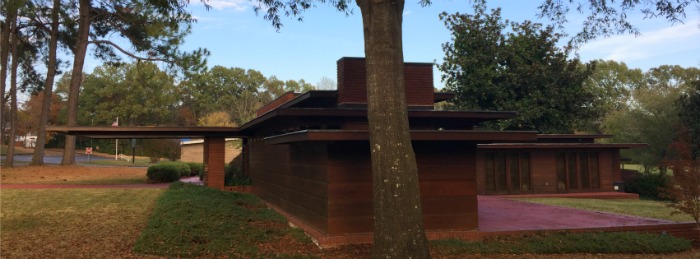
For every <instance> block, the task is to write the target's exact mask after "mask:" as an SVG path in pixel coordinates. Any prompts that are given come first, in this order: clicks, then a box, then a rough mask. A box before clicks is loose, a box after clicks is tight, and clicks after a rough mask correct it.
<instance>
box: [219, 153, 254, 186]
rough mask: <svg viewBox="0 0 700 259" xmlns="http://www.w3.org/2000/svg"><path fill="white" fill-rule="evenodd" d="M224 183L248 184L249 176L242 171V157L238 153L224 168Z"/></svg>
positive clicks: (228, 184)
mask: <svg viewBox="0 0 700 259" xmlns="http://www.w3.org/2000/svg"><path fill="white" fill-rule="evenodd" d="M224 173H225V174H224V183H225V184H224V185H226V186H238V185H250V183H251V181H250V177H248V176H247V175H245V174H244V173H243V157H242V156H241V155H240V154H239V155H238V156H236V157H235V158H234V159H233V160H231V162H230V163H229V164H228V165H226V167H225V168H224Z"/></svg>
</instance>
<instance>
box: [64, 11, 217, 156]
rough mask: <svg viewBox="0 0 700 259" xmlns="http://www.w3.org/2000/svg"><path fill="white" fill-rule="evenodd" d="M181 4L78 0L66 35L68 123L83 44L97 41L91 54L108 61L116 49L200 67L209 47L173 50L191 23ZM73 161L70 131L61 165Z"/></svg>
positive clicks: (74, 112)
mask: <svg viewBox="0 0 700 259" xmlns="http://www.w3.org/2000/svg"><path fill="white" fill-rule="evenodd" d="M185 6H186V5H185V3H183V2H182V1H179V0H167V1H156V0H133V1H98V2H97V3H96V5H93V2H92V1H90V0H80V1H79V8H78V9H79V18H78V19H77V23H78V31H77V35H75V37H74V38H71V40H72V42H71V43H74V44H69V45H71V47H72V48H71V49H72V50H73V52H74V54H75V56H74V61H73V75H72V77H71V78H72V79H71V87H70V91H69V95H68V126H75V125H77V116H78V96H79V91H80V84H81V82H82V73H83V72H82V70H83V64H84V61H85V56H86V54H87V45H88V44H94V45H95V46H96V50H97V51H96V52H95V56H96V57H98V58H101V59H103V60H107V61H110V62H119V61H120V60H121V58H120V56H119V55H117V54H116V51H119V52H120V53H122V54H124V55H126V56H128V57H130V58H133V59H136V60H140V61H149V62H156V61H160V62H165V63H167V64H168V65H169V67H170V68H174V67H179V68H181V69H182V70H185V71H188V70H195V71H197V70H201V68H202V67H203V65H204V61H203V57H205V56H206V55H208V51H206V50H204V49H198V50H196V51H193V52H191V53H185V52H181V51H179V49H178V47H179V46H180V45H181V44H182V43H183V42H184V41H183V39H184V37H185V36H186V35H188V34H189V32H190V24H191V23H192V22H194V19H193V18H192V17H191V15H190V14H189V13H188V12H187V11H186V10H185ZM91 29H92V30H91ZM114 35H119V36H120V37H121V38H122V39H125V40H126V42H128V44H129V45H130V46H132V49H133V50H134V51H127V50H126V49H125V48H124V47H123V46H120V44H119V43H118V42H117V41H113V40H111V39H112V38H113V37H114ZM74 163H75V136H66V146H65V148H64V153H63V160H62V161H61V164H62V165H69V164H74Z"/></svg>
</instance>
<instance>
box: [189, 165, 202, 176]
mask: <svg viewBox="0 0 700 259" xmlns="http://www.w3.org/2000/svg"><path fill="white" fill-rule="evenodd" d="M187 166H189V167H190V175H189V176H195V175H202V174H203V173H204V164H202V163H195V162H188V163H187Z"/></svg>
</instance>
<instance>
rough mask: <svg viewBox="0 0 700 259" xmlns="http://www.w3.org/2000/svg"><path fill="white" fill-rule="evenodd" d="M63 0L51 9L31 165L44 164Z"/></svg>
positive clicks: (55, 3) (57, 0) (55, 1)
mask: <svg viewBox="0 0 700 259" xmlns="http://www.w3.org/2000/svg"><path fill="white" fill-rule="evenodd" d="M60 8H61V1H59V0H53V7H52V8H51V9H50V11H49V12H50V17H51V20H50V23H49V24H50V29H47V30H48V31H49V35H50V36H49V47H48V56H49V57H48V61H47V65H46V69H47V72H46V82H45V84H44V100H43V102H42V106H41V107H42V108H41V118H40V119H39V127H38V130H37V139H36V147H35V149H34V154H33V156H32V162H31V163H30V164H31V165H43V164H44V145H45V144H46V124H47V122H48V115H49V108H50V107H51V96H52V94H53V83H54V77H55V76H56V72H57V67H58V64H57V57H56V52H57V49H58V26H59V22H60V21H59V9H60Z"/></svg>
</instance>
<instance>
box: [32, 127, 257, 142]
mask: <svg viewBox="0 0 700 259" xmlns="http://www.w3.org/2000/svg"><path fill="white" fill-rule="evenodd" d="M46 131H48V132H58V133H63V134H67V135H80V136H85V137H88V138H117V139H132V138H204V137H222V138H235V137H245V136H244V135H242V134H241V133H240V129H239V128H238V127H159V126H155V127H153V126H148V127H147V126H139V127H121V126H120V127H110V126H102V127H87V126H75V127H68V126H48V127H46Z"/></svg>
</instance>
